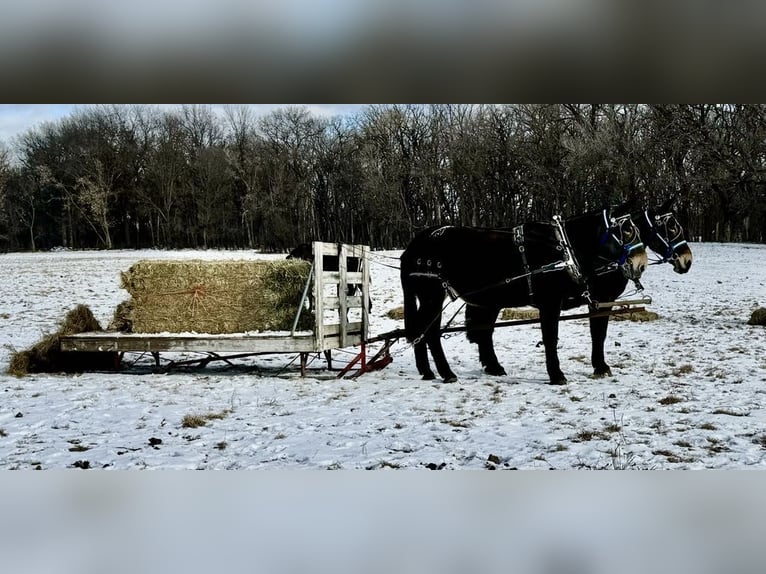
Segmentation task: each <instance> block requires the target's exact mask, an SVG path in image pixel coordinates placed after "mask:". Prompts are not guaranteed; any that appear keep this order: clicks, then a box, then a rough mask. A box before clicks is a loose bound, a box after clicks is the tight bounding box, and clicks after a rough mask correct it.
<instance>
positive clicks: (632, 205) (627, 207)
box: [612, 194, 638, 215]
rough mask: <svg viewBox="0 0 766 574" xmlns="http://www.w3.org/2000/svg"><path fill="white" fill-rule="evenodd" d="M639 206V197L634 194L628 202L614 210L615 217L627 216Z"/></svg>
mask: <svg viewBox="0 0 766 574" xmlns="http://www.w3.org/2000/svg"><path fill="white" fill-rule="evenodd" d="M637 205H638V196H637V195H635V194H633V195H631V196H630V197H629V198H628V199H627V200H626V201H624V202H623V203H621V204H620V205H618V206H617V207H615V208H614V209H612V212H613V213H614V214H615V215H627V214H628V213H631V212H632V211H633V210H635V209H636V206H637Z"/></svg>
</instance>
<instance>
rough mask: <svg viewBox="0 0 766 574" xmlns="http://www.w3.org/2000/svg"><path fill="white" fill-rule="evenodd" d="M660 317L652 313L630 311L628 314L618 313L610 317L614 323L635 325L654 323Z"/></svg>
mask: <svg viewBox="0 0 766 574" xmlns="http://www.w3.org/2000/svg"><path fill="white" fill-rule="evenodd" d="M659 318H660V316H659V315H658V314H657V313H655V312H654V311H647V310H646V309H644V310H643V311H631V312H630V313H618V314H616V315H612V319H613V320H615V321H633V322H635V323H644V322H646V321H656V320H657V319H659Z"/></svg>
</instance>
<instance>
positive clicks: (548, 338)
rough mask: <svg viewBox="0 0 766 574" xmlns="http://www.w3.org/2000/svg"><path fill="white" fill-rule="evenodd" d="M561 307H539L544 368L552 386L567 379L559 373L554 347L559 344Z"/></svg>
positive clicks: (559, 366)
mask: <svg viewBox="0 0 766 574" xmlns="http://www.w3.org/2000/svg"><path fill="white" fill-rule="evenodd" d="M560 315H561V307H560V305H559V306H552V305H551V306H546V307H540V329H541V330H542V332H543V345H544V346H545V367H546V369H547V370H548V378H549V379H550V384H552V385H564V384H566V382H567V378H566V377H565V376H564V373H562V372H561V365H560V363H559V354H558V350H557V349H556V346H557V345H558V342H559V316H560Z"/></svg>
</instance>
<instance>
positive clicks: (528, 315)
mask: <svg viewBox="0 0 766 574" xmlns="http://www.w3.org/2000/svg"><path fill="white" fill-rule="evenodd" d="M500 318H501V319H502V320H503V321H517V320H519V319H539V318H540V312H539V311H538V310H537V309H533V308H530V307H514V308H508V309H503V312H502V313H501V314H500Z"/></svg>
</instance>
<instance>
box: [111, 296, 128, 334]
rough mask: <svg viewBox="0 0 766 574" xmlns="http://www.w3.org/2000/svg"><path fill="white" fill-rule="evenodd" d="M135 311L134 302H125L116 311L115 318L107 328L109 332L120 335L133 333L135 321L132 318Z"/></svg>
mask: <svg viewBox="0 0 766 574" xmlns="http://www.w3.org/2000/svg"><path fill="white" fill-rule="evenodd" d="M132 311H133V302H132V301H130V300H128V301H123V302H122V303H120V304H119V305H117V308H116V309H115V310H114V317H113V318H112V321H111V323H109V326H108V327H107V330H108V331H119V332H120V333H130V332H132V331H133V321H131V319H130V316H131V312H132Z"/></svg>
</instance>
